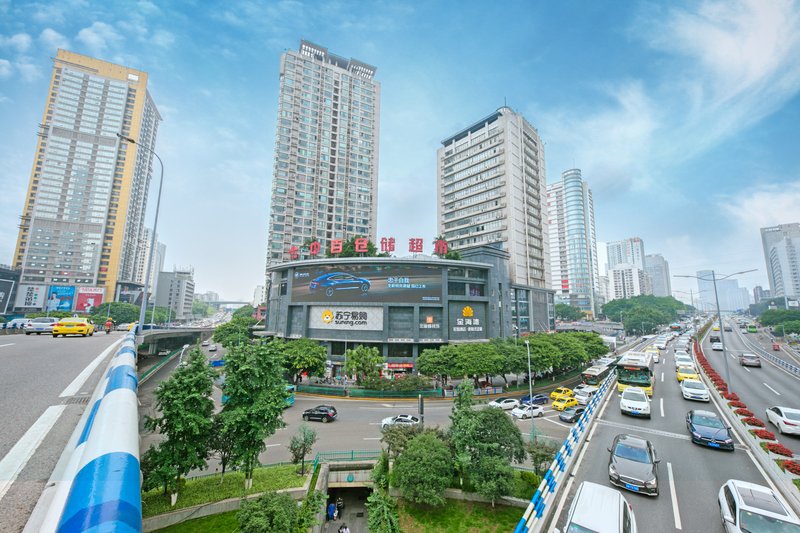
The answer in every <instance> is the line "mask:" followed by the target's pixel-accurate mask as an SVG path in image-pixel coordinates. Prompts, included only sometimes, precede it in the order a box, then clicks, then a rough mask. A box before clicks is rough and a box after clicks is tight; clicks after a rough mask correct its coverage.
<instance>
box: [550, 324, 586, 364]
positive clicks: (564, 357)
mask: <svg viewBox="0 0 800 533" xmlns="http://www.w3.org/2000/svg"><path fill="white" fill-rule="evenodd" d="M552 341H553V344H555V345H556V347H557V348H558V350H559V352H560V354H561V360H560V362H559V363H560V364H559V366H558V367H557V368H559V369H562V370H563V369H566V368H577V367H578V366H580V365H582V364H583V363H585V362H586V361H588V360H589V355H588V354H587V353H586V348H584V346H583V343H582V342H581V341H580V340H578V339H577V338H575V337H574V336H571V335H567V334H563V333H558V334H556V335H552Z"/></svg>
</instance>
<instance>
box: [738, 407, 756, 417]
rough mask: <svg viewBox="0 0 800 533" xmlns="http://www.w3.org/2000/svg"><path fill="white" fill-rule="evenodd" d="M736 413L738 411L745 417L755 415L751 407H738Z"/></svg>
mask: <svg viewBox="0 0 800 533" xmlns="http://www.w3.org/2000/svg"><path fill="white" fill-rule="evenodd" d="M734 413H736V414H737V415H739V416H744V417H747V418H750V417H752V416H753V411H751V410H750V409H744V408H742V409H736V410H735V411H734Z"/></svg>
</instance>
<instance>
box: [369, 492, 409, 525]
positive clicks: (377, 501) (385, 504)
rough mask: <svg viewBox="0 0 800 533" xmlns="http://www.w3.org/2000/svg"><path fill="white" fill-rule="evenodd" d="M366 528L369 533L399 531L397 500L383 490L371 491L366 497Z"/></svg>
mask: <svg viewBox="0 0 800 533" xmlns="http://www.w3.org/2000/svg"><path fill="white" fill-rule="evenodd" d="M367 528H368V529H369V531H370V533H400V531H401V530H400V515H399V513H398V512H397V502H395V501H394V498H392V497H391V496H389V494H388V493H387V492H386V491H385V490H383V489H378V490H374V491H372V494H370V495H369V497H368V498H367Z"/></svg>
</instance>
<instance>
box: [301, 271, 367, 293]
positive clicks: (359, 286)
mask: <svg viewBox="0 0 800 533" xmlns="http://www.w3.org/2000/svg"><path fill="white" fill-rule="evenodd" d="M369 287H370V282H369V280H367V279H364V278H359V277H356V276H354V275H352V274H348V273H347V272H329V273H328V274H323V275H321V276H320V277H318V278H316V279H314V280H313V281H311V283H309V284H308V290H309V291H311V292H317V291H320V292H324V293H325V296H328V297H331V296H333V293H334V292H336V291H341V290H357V291H360V292H362V293H366V292H367V291H369Z"/></svg>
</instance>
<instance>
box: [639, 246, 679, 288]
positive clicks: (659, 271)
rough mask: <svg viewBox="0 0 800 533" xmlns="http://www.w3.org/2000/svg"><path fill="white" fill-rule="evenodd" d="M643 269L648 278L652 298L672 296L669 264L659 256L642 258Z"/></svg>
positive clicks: (653, 255)
mask: <svg viewBox="0 0 800 533" xmlns="http://www.w3.org/2000/svg"><path fill="white" fill-rule="evenodd" d="M644 269H645V271H646V272H647V275H648V276H650V284H651V288H652V289H653V296H672V283H671V281H670V278H669V262H667V260H666V259H664V256H663V255H661V254H651V255H646V256H644Z"/></svg>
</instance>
